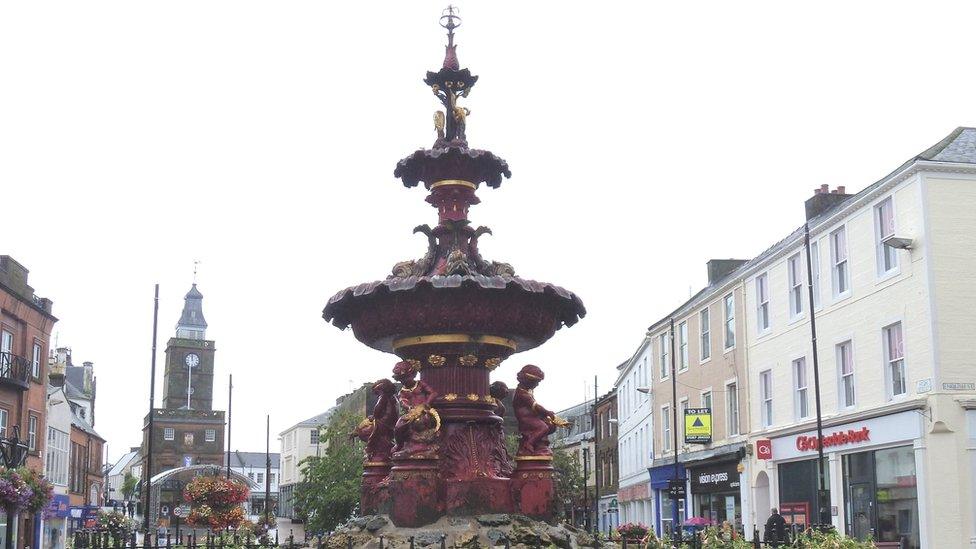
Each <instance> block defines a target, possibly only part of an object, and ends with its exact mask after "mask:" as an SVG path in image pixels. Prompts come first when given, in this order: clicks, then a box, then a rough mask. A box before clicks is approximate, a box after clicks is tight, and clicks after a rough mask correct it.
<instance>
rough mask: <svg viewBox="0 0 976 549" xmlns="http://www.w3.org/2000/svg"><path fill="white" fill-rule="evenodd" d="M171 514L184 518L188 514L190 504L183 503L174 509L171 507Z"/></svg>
mask: <svg viewBox="0 0 976 549" xmlns="http://www.w3.org/2000/svg"><path fill="white" fill-rule="evenodd" d="M173 514H174V515H176V516H178V517H180V518H186V517H188V516H190V506H189V505H187V504H185V503H184V504H183V505H180V506H179V507H177V508H176V509H173Z"/></svg>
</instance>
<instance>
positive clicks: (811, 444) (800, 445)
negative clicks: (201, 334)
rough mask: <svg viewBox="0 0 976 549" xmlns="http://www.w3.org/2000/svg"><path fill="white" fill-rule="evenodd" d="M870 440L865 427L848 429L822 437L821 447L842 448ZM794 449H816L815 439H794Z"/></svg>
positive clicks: (802, 437)
mask: <svg viewBox="0 0 976 549" xmlns="http://www.w3.org/2000/svg"><path fill="white" fill-rule="evenodd" d="M869 440H871V430H870V429H868V428H867V427H861V428H860V429H857V430H855V429H848V430H847V431H837V432H835V433H831V434H829V435H827V436H825V437H823V447H824V448H829V447H831V446H843V445H845V444H853V443H856V442H867V441H869ZM796 449H797V450H800V451H803V452H806V451H815V450H816V449H817V437H815V436H813V437H807V436H799V437H796Z"/></svg>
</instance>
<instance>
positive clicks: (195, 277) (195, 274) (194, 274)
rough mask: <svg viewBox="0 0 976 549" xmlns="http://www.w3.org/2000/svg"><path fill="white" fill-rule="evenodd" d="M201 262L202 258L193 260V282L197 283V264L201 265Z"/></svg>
mask: <svg viewBox="0 0 976 549" xmlns="http://www.w3.org/2000/svg"><path fill="white" fill-rule="evenodd" d="M199 264H200V260H199V259H194V260H193V283H194V284H196V283H197V265H199Z"/></svg>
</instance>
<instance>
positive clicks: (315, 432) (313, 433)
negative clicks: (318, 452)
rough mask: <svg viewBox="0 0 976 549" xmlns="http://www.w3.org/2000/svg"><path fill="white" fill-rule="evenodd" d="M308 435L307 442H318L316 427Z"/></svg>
mask: <svg viewBox="0 0 976 549" xmlns="http://www.w3.org/2000/svg"><path fill="white" fill-rule="evenodd" d="M310 437H311V438H310V439H309V442H310V443H311V444H318V443H319V430H318V429H312V431H311V435H310Z"/></svg>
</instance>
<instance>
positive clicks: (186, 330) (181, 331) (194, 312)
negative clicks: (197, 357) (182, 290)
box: [176, 282, 207, 339]
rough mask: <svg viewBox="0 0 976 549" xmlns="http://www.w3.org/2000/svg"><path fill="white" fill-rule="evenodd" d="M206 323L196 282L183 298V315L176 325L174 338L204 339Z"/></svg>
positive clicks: (201, 298)
mask: <svg viewBox="0 0 976 549" xmlns="http://www.w3.org/2000/svg"><path fill="white" fill-rule="evenodd" d="M206 336H207V321H206V319H204V318H203V294H201V293H200V290H198V289H197V284H196V282H194V283H193V285H192V286H191V287H190V291H189V292H187V293H186V295H185V296H183V313H182V314H181V315H180V320H179V321H178V322H177V323H176V337H179V338H183V339H206Z"/></svg>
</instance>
